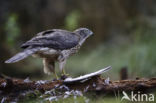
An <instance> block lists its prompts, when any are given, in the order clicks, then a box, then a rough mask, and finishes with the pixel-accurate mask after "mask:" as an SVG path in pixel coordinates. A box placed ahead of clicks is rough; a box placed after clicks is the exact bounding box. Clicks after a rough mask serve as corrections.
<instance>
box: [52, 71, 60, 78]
mask: <svg viewBox="0 0 156 103" xmlns="http://www.w3.org/2000/svg"><path fill="white" fill-rule="evenodd" d="M53 73H54V76H55V78H56V79H59V78H58V76H57V73H56V72H55V70H54V71H53Z"/></svg>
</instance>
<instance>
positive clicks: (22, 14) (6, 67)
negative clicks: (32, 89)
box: [0, 0, 156, 79]
mask: <svg viewBox="0 0 156 103" xmlns="http://www.w3.org/2000/svg"><path fill="white" fill-rule="evenodd" d="M79 27H86V28H89V29H91V30H93V32H94V35H93V36H92V37H90V38H89V39H87V41H86V42H85V44H84V45H83V47H82V48H81V50H80V52H79V53H78V54H76V55H75V56H73V57H71V58H70V59H69V60H68V62H67V66H66V70H67V72H68V73H69V74H71V75H74V76H76V75H82V74H84V73H89V72H93V71H96V70H98V69H101V68H103V67H106V66H109V65H111V66H112V67H113V69H112V70H111V71H110V73H109V74H107V75H109V76H110V77H111V78H112V79H113V78H114V79H117V78H119V72H120V69H121V68H127V70H128V74H129V78H133V77H136V76H139V77H153V76H155V74H156V69H155V67H156V53H155V51H156V46H155V44H156V34H155V33H156V1H155V0H24V1H23V0H0V58H1V59H0V73H1V74H5V75H8V76H12V77H18V78H19V77H20V78H26V77H30V78H43V77H44V78H48V77H47V76H46V75H45V74H44V73H43V70H42V67H43V66H42V61H41V59H36V58H32V57H29V58H27V59H25V60H23V61H21V62H18V63H15V64H4V61H5V60H6V59H8V58H10V57H11V56H13V55H15V54H16V53H17V52H19V51H20V50H21V49H20V45H21V44H22V43H24V42H25V41H27V40H29V39H30V38H31V37H33V36H34V35H35V34H36V33H38V32H40V31H43V30H47V29H53V28H60V29H67V30H71V31H72V30H75V29H76V28H79ZM56 69H57V68H56ZM49 77H50V76H49Z"/></svg>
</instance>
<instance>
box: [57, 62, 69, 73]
mask: <svg viewBox="0 0 156 103" xmlns="http://www.w3.org/2000/svg"><path fill="white" fill-rule="evenodd" d="M65 64H66V60H63V61H60V62H59V68H60V71H61V72H62V75H65V76H68V75H69V74H66V72H65V70H64V67H65Z"/></svg>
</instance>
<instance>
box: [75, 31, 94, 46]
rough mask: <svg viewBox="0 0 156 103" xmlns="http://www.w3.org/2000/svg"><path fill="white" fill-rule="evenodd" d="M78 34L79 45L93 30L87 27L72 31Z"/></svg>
mask: <svg viewBox="0 0 156 103" xmlns="http://www.w3.org/2000/svg"><path fill="white" fill-rule="evenodd" d="M74 32H75V33H77V34H78V35H80V43H79V44H80V45H82V43H83V42H84V41H85V40H86V39H87V38H88V37H89V36H91V35H93V32H92V31H91V30H89V29H87V28H79V29H76V30H75V31H74Z"/></svg>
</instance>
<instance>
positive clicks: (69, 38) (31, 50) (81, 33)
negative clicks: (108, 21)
mask: <svg viewBox="0 0 156 103" xmlns="http://www.w3.org/2000/svg"><path fill="white" fill-rule="evenodd" d="M92 34H93V32H92V31H91V30H89V29H87V28H79V29H76V30H75V31H73V32H71V31H67V30H62V29H51V30H46V31H42V32H39V33H38V34H37V35H36V36H35V37H33V38H32V39H31V40H29V41H27V42H25V43H24V44H22V45H21V48H22V49H23V51H22V52H20V53H18V54H16V55H15V56H13V57H12V58H10V59H8V60H6V61H5V63H15V62H18V61H20V60H22V59H25V58H26V57H28V56H31V55H32V56H34V57H40V58H43V66H44V72H45V73H46V74H51V73H54V75H55V77H56V78H58V76H57V74H56V73H55V62H58V63H59V69H60V71H61V72H62V74H63V75H65V71H64V67H65V64H66V60H67V59H68V58H69V57H70V56H71V55H73V54H75V53H77V52H78V50H79V49H80V47H81V46H82V44H83V43H84V41H85V40H86V39H87V38H88V37H89V36H91V35H92Z"/></svg>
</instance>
